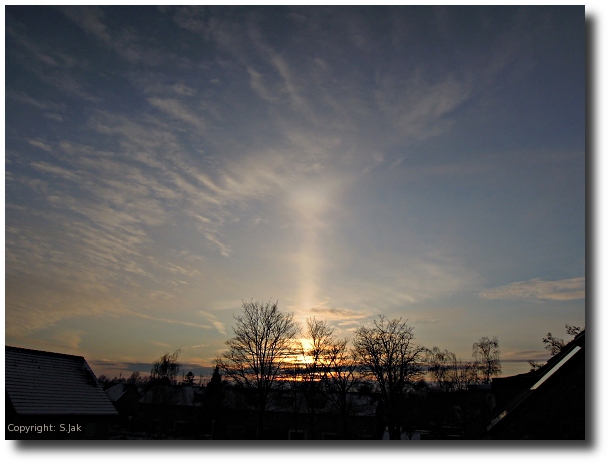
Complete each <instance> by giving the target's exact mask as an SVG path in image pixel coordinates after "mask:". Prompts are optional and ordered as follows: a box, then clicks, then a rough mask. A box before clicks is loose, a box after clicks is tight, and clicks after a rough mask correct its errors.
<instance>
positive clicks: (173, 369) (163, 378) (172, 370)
mask: <svg viewBox="0 0 610 465" xmlns="http://www.w3.org/2000/svg"><path fill="white" fill-rule="evenodd" d="M180 352H181V350H180V349H178V350H176V351H175V352H174V353H173V354H170V353H169V352H166V353H165V354H164V355H162V356H161V357H160V358H159V359H157V360H155V361H154V362H153V367H152V370H151V371H150V378H151V382H153V383H156V384H175V383H176V377H177V376H178V373H179V372H180V363H179V362H178V356H179V355H180Z"/></svg>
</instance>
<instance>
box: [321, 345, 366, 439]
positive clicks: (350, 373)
mask: <svg viewBox="0 0 610 465" xmlns="http://www.w3.org/2000/svg"><path fill="white" fill-rule="evenodd" d="M347 345H348V339H341V340H337V341H333V343H332V344H331V346H330V348H329V350H328V355H327V358H326V360H325V372H326V375H325V377H324V384H325V385H326V395H327V398H328V400H329V402H330V404H331V405H332V407H333V410H334V411H335V412H337V413H338V414H339V416H340V418H341V427H342V436H343V439H348V438H349V415H350V413H357V412H358V410H359V409H360V407H361V406H360V404H359V403H358V402H356V401H354V398H353V397H352V394H353V393H354V391H355V390H356V389H357V388H358V386H359V385H360V378H361V374H360V372H359V371H358V363H357V362H356V358H355V357H354V353H353V352H351V351H350V350H348V347H347Z"/></svg>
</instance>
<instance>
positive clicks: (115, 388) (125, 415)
mask: <svg viewBox="0 0 610 465" xmlns="http://www.w3.org/2000/svg"><path fill="white" fill-rule="evenodd" d="M105 392H106V395H107V396H108V398H109V399H110V401H111V402H112V405H114V408H115V409H116V410H117V412H119V415H120V416H121V420H122V423H124V424H126V426H128V425H129V423H130V420H131V419H132V418H133V417H135V416H136V414H137V411H138V402H139V400H140V397H141V395H140V392H139V391H138V388H137V387H136V385H135V384H126V383H118V384H114V385H112V386H110V387H109V388H107V389H106V390H105Z"/></svg>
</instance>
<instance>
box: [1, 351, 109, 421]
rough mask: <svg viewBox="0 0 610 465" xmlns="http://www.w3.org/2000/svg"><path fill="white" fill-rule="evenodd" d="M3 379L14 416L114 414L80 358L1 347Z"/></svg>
mask: <svg viewBox="0 0 610 465" xmlns="http://www.w3.org/2000/svg"><path fill="white" fill-rule="evenodd" d="M5 377H6V383H5V386H6V395H7V397H8V398H9V400H10V402H11V405H12V406H13V408H14V409H15V413H16V414H17V415H117V411H116V410H115V408H114V407H113V405H112V402H110V399H108V396H107V395H106V394H105V393H104V390H103V389H102V387H101V386H100V385H98V383H97V380H96V378H95V375H94V374H93V371H91V368H90V367H89V365H88V364H87V361H86V360H85V359H84V358H83V357H80V356H76V355H66V354H58V353H54V352H43V351H39V350H31V349H22V348H17V347H10V346H5Z"/></svg>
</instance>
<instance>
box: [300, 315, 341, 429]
mask: <svg viewBox="0 0 610 465" xmlns="http://www.w3.org/2000/svg"><path fill="white" fill-rule="evenodd" d="M306 324H307V327H306V331H305V338H306V339H307V341H308V342H309V345H310V347H309V348H308V349H302V351H303V359H304V361H305V362H304V367H303V368H304V370H303V371H304V373H303V375H304V376H303V389H304V392H305V403H306V405H307V409H308V411H309V438H310V439H314V435H315V421H316V410H318V409H319V408H321V407H322V406H323V404H324V401H325V396H324V391H323V388H324V384H323V383H322V381H323V378H324V376H325V371H326V370H325V366H326V364H327V361H328V356H329V352H330V349H331V347H332V345H333V329H332V328H329V327H328V324H327V323H326V321H320V320H316V317H311V318H308V319H307V321H306Z"/></svg>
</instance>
